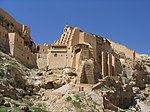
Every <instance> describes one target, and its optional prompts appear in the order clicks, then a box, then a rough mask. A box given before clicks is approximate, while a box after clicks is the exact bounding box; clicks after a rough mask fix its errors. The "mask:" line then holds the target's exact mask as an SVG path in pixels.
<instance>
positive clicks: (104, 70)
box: [0, 9, 133, 84]
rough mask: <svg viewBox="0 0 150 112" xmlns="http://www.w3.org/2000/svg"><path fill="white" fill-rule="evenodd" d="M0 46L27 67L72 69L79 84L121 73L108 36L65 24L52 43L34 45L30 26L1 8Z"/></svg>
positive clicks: (92, 82) (91, 82)
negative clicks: (60, 33) (58, 37)
mask: <svg viewBox="0 0 150 112" xmlns="http://www.w3.org/2000/svg"><path fill="white" fill-rule="evenodd" d="M114 47H115V45H114ZM0 48H1V49H5V50H6V52H8V53H9V54H10V55H12V56H13V57H14V58H15V59H17V60H18V61H20V62H22V63H23V64H24V65H26V66H27V67H30V68H33V67H35V68H44V67H48V68H50V69H51V68H64V67H71V68H74V69H75V70H76V73H77V74H78V82H79V83H90V84H94V83H96V82H98V79H103V78H104V77H106V76H115V75H118V74H119V73H121V72H122V67H121V64H120V60H119V56H118V55H117V54H116V53H115V51H114V50H113V49H112V46H111V41H109V40H108V39H106V38H103V37H101V36H97V35H94V34H90V33H85V32H83V31H81V29H80V28H78V27H71V26H65V27H64V33H63V34H62V35H61V38H60V39H59V40H56V41H55V42H54V43H53V44H44V45H39V44H35V43H34V41H33V40H32V38H31V36H30V28H29V27H28V26H26V25H23V24H20V23H18V22H17V21H16V20H15V19H14V18H13V17H11V16H10V15H9V14H8V13H6V12H5V11H4V10H3V9H0ZM130 54H131V55H133V52H132V51H131V53H130ZM131 57H132V56H131Z"/></svg>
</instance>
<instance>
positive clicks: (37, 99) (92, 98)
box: [0, 51, 150, 112]
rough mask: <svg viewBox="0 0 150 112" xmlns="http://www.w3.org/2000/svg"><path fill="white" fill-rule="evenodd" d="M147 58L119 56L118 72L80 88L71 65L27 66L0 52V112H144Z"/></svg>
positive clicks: (149, 70)
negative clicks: (119, 70)
mask: <svg viewBox="0 0 150 112" xmlns="http://www.w3.org/2000/svg"><path fill="white" fill-rule="evenodd" d="M149 59H150V57H147V56H145V57H142V58H141V59H138V60H136V61H133V60H132V59H129V58H121V60H122V61H121V62H122V67H123V72H122V74H120V75H119V76H114V77H113V76H111V77H106V78H105V79H103V80H101V81H100V82H99V83H97V84H95V85H93V87H92V89H85V91H83V90H82V89H81V90H80V89H79V86H78V84H76V83H75V79H76V76H77V74H76V73H75V71H74V70H73V69H71V68H62V69H48V68H43V69H29V68H27V67H25V66H24V65H22V64H21V63H19V62H18V61H17V60H16V59H14V58H13V57H10V56H9V55H7V54H5V53H4V52H2V51H1V52H0V90H1V91H0V105H1V106H0V111H2V112H7V111H8V110H10V111H11V112H21V111H22V112H23V111H24V112H46V111H48V112H64V111H68V112H92V111H93V112H103V111H104V112H108V111H110V110H111V111H115V112H116V111H131V112H133V111H135V112H137V111H139V112H140V111H142V112H146V111H147V110H149V106H150V96H149V93H150V61H149ZM91 86H92V85H89V84H87V85H84V87H87V88H88V87H91ZM116 98H117V99H116Z"/></svg>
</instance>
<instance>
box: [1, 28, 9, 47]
mask: <svg viewBox="0 0 150 112" xmlns="http://www.w3.org/2000/svg"><path fill="white" fill-rule="evenodd" d="M7 36H8V34H7V30H6V29H5V28H4V27H2V26H0V47H2V48H5V47H6V45H7Z"/></svg>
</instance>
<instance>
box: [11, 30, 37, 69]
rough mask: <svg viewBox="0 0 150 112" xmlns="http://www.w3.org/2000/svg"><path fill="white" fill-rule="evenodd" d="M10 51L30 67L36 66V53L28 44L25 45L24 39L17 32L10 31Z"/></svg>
mask: <svg viewBox="0 0 150 112" xmlns="http://www.w3.org/2000/svg"><path fill="white" fill-rule="evenodd" d="M8 38H9V47H10V53H11V55H12V56H13V57H15V58H16V59H19V60H20V61H21V62H22V63H24V64H26V65H27V66H28V67H36V66H37V64H36V54H35V53H32V52H31V49H30V48H29V47H28V46H24V39H23V38H22V37H20V36H19V35H18V34H16V33H8Z"/></svg>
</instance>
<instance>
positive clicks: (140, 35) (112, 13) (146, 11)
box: [0, 0, 150, 54]
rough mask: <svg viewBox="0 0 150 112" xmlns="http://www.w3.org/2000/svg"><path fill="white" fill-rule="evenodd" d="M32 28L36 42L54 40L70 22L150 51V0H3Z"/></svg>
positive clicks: (1, 0)
mask: <svg viewBox="0 0 150 112" xmlns="http://www.w3.org/2000/svg"><path fill="white" fill-rule="evenodd" d="M0 7H2V8H3V9H4V10H5V11H7V12H8V13H9V14H10V15H12V16H13V17H14V18H15V19H16V20H17V21H19V22H20V23H23V24H26V25H27V26H29V27H30V28H31V35H32V38H33V40H34V41H35V42H36V43H39V44H43V43H53V41H54V40H56V39H59V38H60V35H61V34H62V33H63V27H64V26H65V25H66V24H67V25H71V26H77V27H80V28H81V30H83V31H85V32H89V33H94V34H97V35H100V36H102V37H106V38H109V39H110V40H113V41H115V42H117V43H120V44H123V45H125V46H127V47H128V48H130V49H133V50H135V51H137V52H139V53H146V54H150V0H0Z"/></svg>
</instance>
